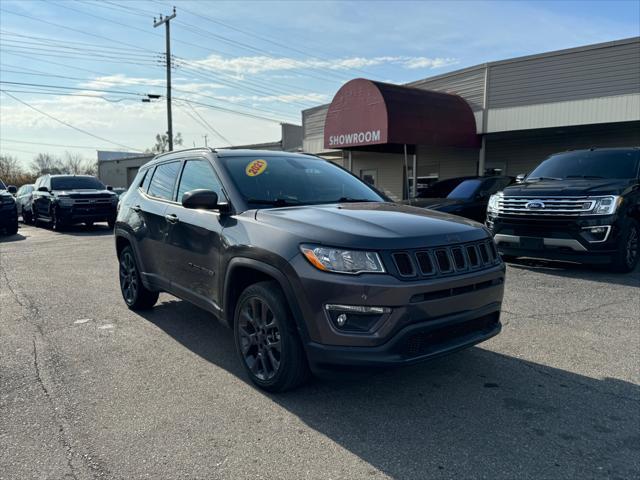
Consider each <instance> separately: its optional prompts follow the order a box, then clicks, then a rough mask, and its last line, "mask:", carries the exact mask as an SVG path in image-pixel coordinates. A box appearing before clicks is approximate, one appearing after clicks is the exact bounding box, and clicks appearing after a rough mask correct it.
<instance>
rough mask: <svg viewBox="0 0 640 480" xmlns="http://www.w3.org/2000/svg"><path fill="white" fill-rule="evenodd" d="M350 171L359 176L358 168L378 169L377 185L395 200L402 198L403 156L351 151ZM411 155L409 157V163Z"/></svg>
mask: <svg viewBox="0 0 640 480" xmlns="http://www.w3.org/2000/svg"><path fill="white" fill-rule="evenodd" d="M351 159H352V161H353V167H352V172H353V174H354V175H358V176H360V170H368V169H375V170H377V171H378V185H376V186H377V187H378V188H379V189H380V190H382V191H384V193H386V194H387V195H388V196H389V197H391V198H392V199H393V200H395V201H399V200H402V190H403V185H402V184H403V182H404V175H403V168H404V166H403V161H404V160H403V156H402V155H397V154H392V153H372V152H353V153H352V156H351ZM410 162H411V157H410V158H409V164H410Z"/></svg>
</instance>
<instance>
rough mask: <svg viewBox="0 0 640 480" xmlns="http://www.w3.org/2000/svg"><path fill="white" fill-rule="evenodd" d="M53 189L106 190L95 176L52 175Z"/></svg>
mask: <svg viewBox="0 0 640 480" xmlns="http://www.w3.org/2000/svg"><path fill="white" fill-rule="evenodd" d="M51 190H104V185H103V184H102V182H101V181H100V180H98V179H97V178H95V177H51Z"/></svg>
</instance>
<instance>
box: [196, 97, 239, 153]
mask: <svg viewBox="0 0 640 480" xmlns="http://www.w3.org/2000/svg"><path fill="white" fill-rule="evenodd" d="M187 105H189V108H190V109H191V110H193V113H195V114H196V115H197V116H198V118H199V119H200V120H202V121H203V122H204V124H205V125H206V126H208V127H209V129H210V130H211V131H212V132H213V133H215V134H216V135H217V136H218V137H220V139H221V140H222V141H223V142H226V143H227V144H228V145H233V143H231V141H230V140H229V139H228V138H226V137H225V136H224V135H222V134H221V133H220V132H219V131H218V130H216V129H215V128H213V127H212V126H211V125H210V124H209V122H207V121H206V120H205V119H204V117H203V116H202V115H200V113H199V112H198V111H197V110H196V109H195V108H194V107H193V105H191V104H190V103H188V104H187Z"/></svg>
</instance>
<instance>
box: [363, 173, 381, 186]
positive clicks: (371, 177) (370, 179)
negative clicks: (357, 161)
mask: <svg viewBox="0 0 640 480" xmlns="http://www.w3.org/2000/svg"><path fill="white" fill-rule="evenodd" d="M360 178H361V179H362V180H364V181H365V182H367V183H368V184H369V185H373V186H374V187H375V186H376V185H378V170H375V169H370V170H360Z"/></svg>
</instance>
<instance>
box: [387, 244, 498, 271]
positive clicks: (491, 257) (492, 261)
mask: <svg viewBox="0 0 640 480" xmlns="http://www.w3.org/2000/svg"><path fill="white" fill-rule="evenodd" d="M391 259H392V260H393V264H394V266H395V269H396V271H397V274H398V275H399V276H400V277H401V278H402V279H407V280H418V279H421V278H428V277H432V276H445V275H454V274H460V273H466V272H471V271H475V270H481V269H483V268H489V267H492V266H494V265H497V264H499V263H500V257H499V255H498V252H497V251H496V247H495V244H494V243H493V241H492V240H486V241H483V242H473V243H468V244H462V245H450V246H444V247H435V248H428V249H414V250H406V251H401V252H393V253H392V254H391Z"/></svg>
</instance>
